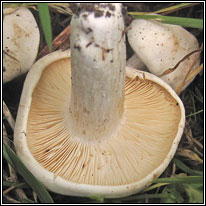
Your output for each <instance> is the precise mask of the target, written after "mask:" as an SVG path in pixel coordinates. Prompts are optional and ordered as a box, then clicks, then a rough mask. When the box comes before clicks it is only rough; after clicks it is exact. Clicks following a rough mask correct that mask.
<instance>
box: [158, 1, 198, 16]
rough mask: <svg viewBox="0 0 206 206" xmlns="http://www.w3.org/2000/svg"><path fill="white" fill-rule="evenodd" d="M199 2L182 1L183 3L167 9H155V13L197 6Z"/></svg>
mask: <svg viewBox="0 0 206 206" xmlns="http://www.w3.org/2000/svg"><path fill="white" fill-rule="evenodd" d="M197 4H199V3H181V4H177V5H174V6H170V7H168V8H165V9H160V10H158V11H155V12H154V13H155V14H159V13H165V12H167V13H171V12H174V11H177V10H180V9H183V8H186V7H191V6H195V5H197Z"/></svg>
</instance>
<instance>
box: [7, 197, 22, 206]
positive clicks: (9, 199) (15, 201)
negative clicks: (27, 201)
mask: <svg viewBox="0 0 206 206" xmlns="http://www.w3.org/2000/svg"><path fill="white" fill-rule="evenodd" d="M4 198H5V199H6V200H7V201H9V202H10V203H15V204H19V203H22V202H20V201H18V200H15V199H13V198H12V197H10V196H8V195H4Z"/></svg>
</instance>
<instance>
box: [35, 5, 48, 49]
mask: <svg viewBox="0 0 206 206" xmlns="http://www.w3.org/2000/svg"><path fill="white" fill-rule="evenodd" d="M37 7H38V11H39V17H40V20H41V24H42V29H43V32H44V36H45V40H46V43H47V45H48V47H49V50H50V52H51V51H52V29H51V22H50V14H49V6H48V3H38V4H37Z"/></svg>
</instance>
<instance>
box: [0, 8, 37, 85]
mask: <svg viewBox="0 0 206 206" xmlns="http://www.w3.org/2000/svg"><path fill="white" fill-rule="evenodd" d="M3 12H4V20H3V82H4V83H6V82H8V81H11V80H12V79H14V78H15V77H17V76H19V75H21V74H24V73H26V72H27V71H28V70H29V69H30V67H31V65H32V64H33V63H34V61H35V59H36V56H37V52H38V47H39V41H40V34H39V28H38V26H37V23H36V21H35V18H34V16H33V14H32V13H31V12H30V10H29V9H27V8H25V7H19V8H17V9H11V8H4V10H3Z"/></svg>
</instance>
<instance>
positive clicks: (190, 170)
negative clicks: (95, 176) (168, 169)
mask: <svg viewBox="0 0 206 206" xmlns="http://www.w3.org/2000/svg"><path fill="white" fill-rule="evenodd" d="M172 161H173V162H174V163H175V164H176V165H177V167H178V168H180V169H181V170H182V171H184V172H186V173H188V174H190V175H201V176H202V175H203V172H202V171H196V170H192V169H190V168H189V167H188V166H187V165H185V164H184V163H183V162H182V161H180V160H179V159H177V158H174V159H173V160H172Z"/></svg>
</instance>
